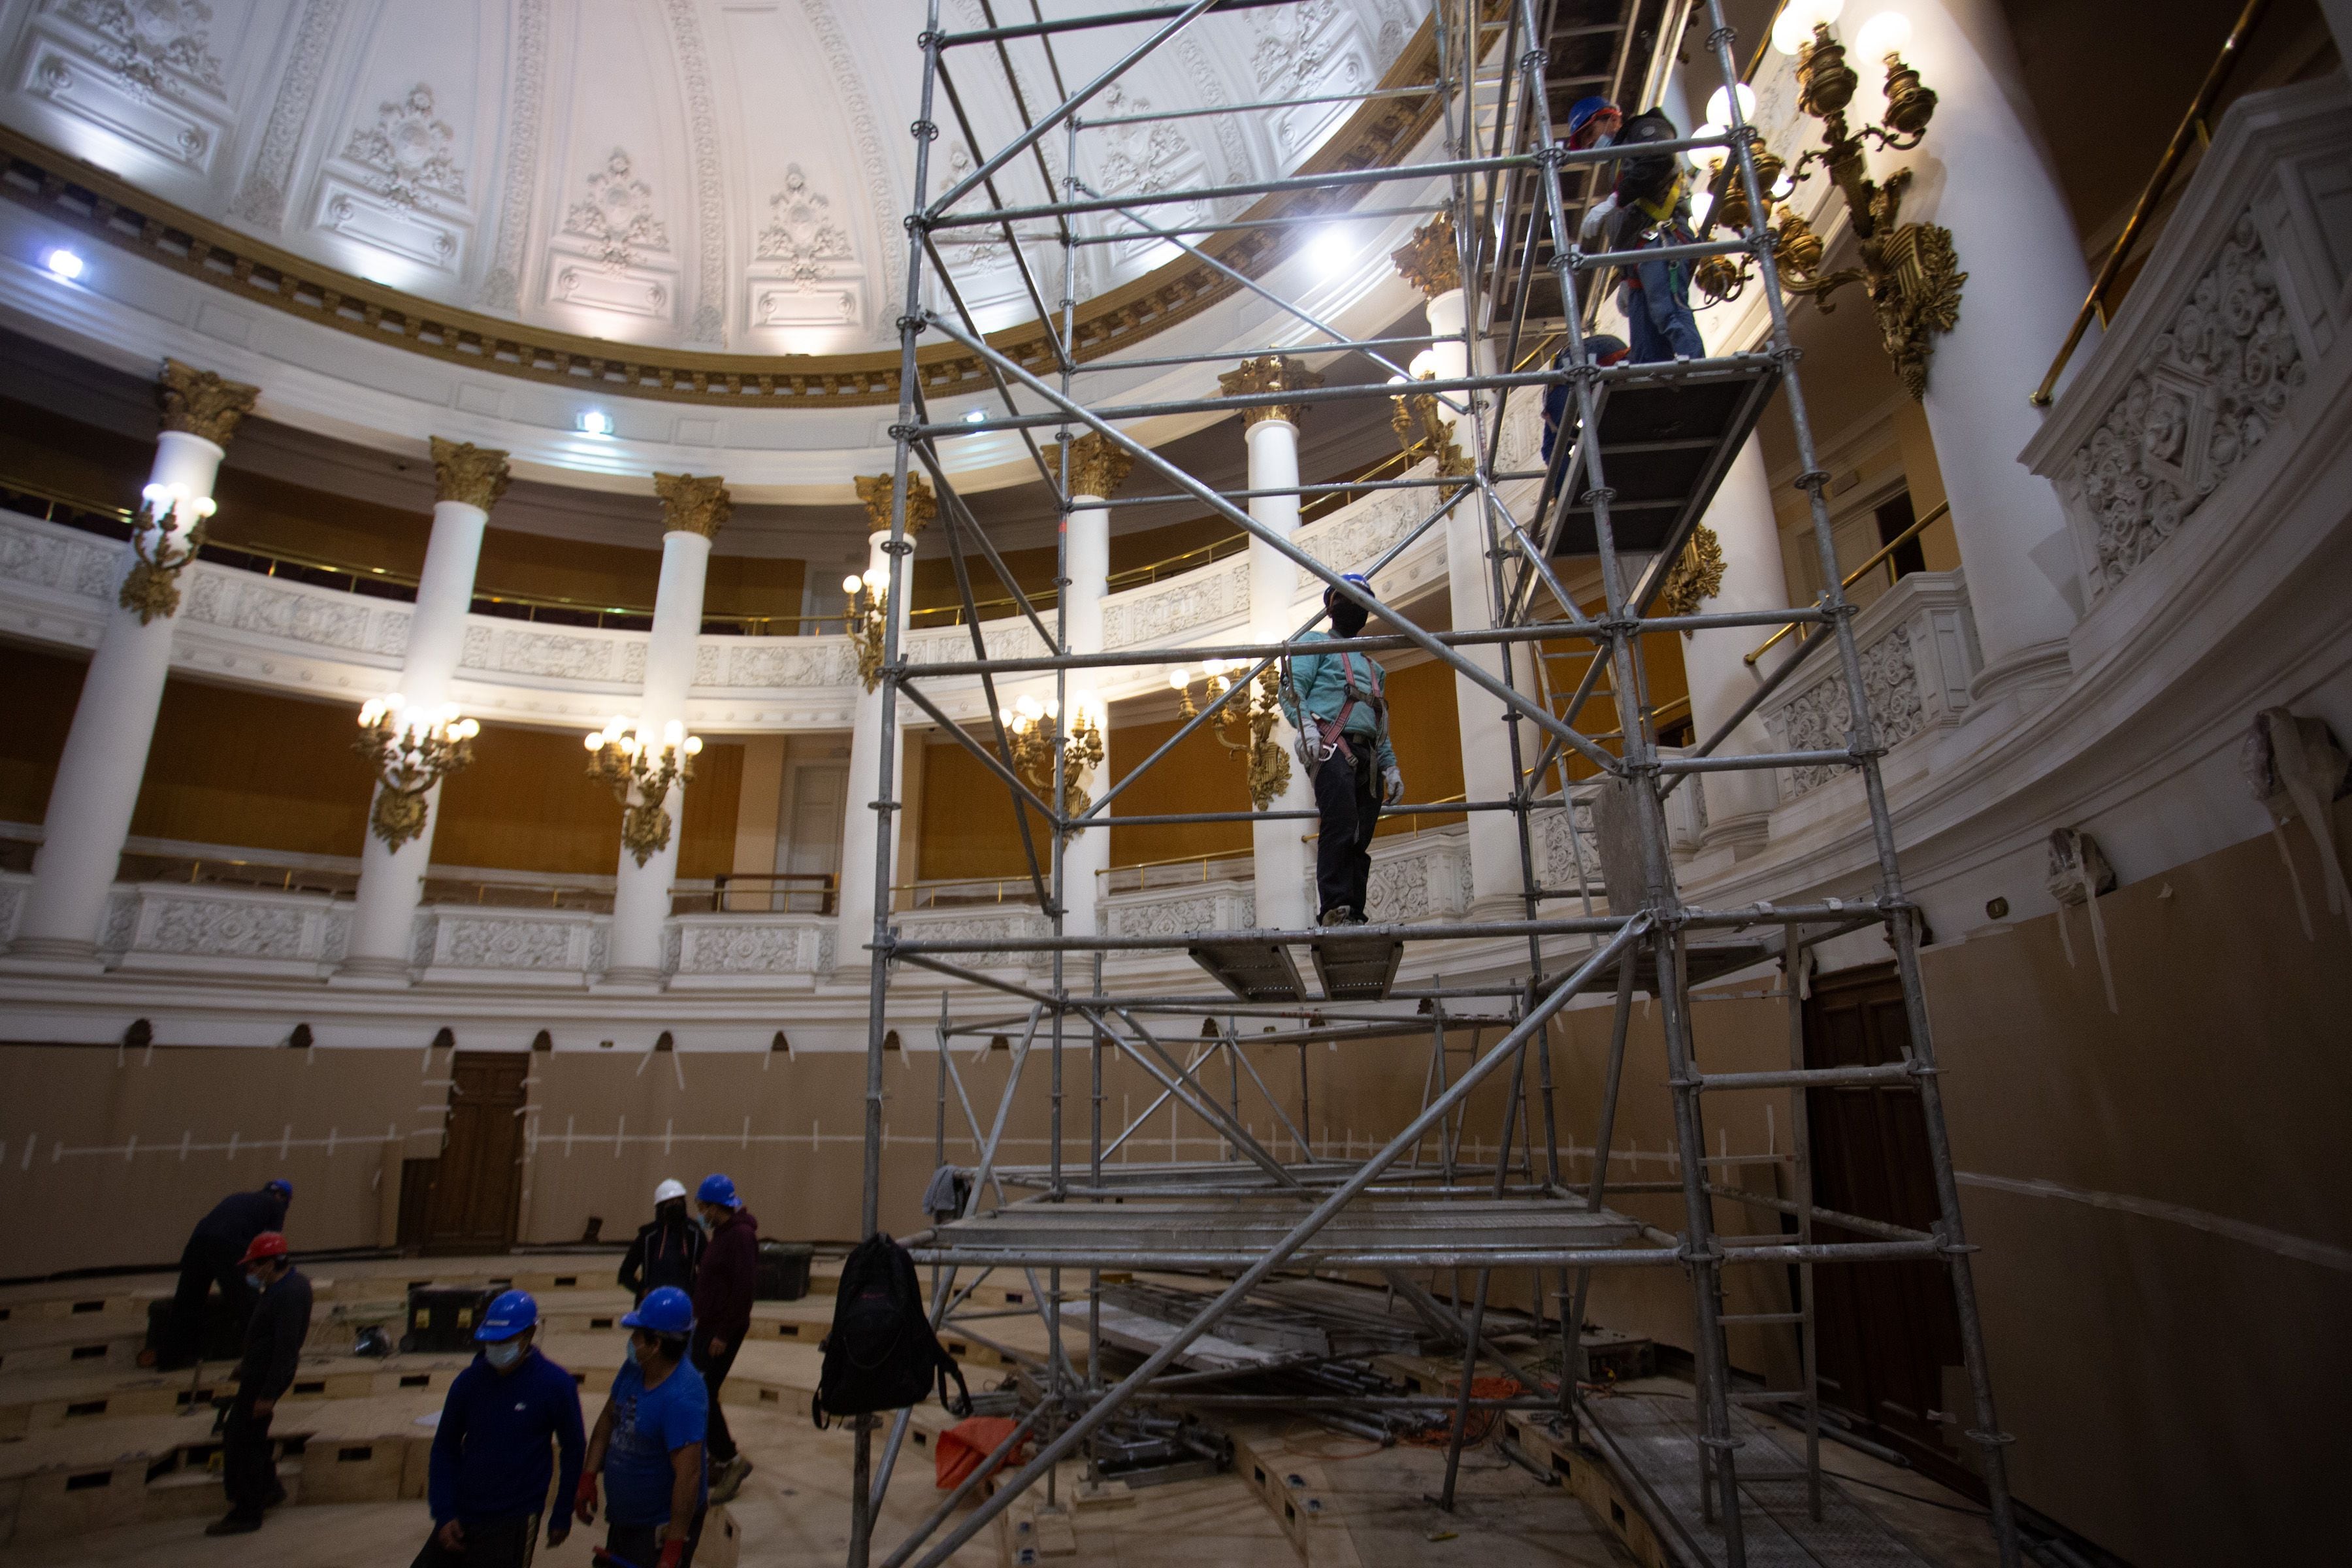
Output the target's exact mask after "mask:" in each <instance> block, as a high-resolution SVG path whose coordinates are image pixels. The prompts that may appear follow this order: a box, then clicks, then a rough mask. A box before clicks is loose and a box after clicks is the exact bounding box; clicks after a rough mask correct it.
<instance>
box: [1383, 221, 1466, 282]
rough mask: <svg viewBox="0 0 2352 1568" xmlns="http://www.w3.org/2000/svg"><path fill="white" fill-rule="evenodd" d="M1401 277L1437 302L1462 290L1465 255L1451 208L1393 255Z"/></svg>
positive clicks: (1392, 251) (1424, 225) (1418, 229)
mask: <svg viewBox="0 0 2352 1568" xmlns="http://www.w3.org/2000/svg"><path fill="white" fill-rule="evenodd" d="M1389 259H1390V260H1391V261H1393V262H1395V263H1396V269H1397V275H1398V276H1399V277H1401V278H1402V279H1404V280H1405V281H1406V282H1408V283H1410V284H1412V286H1413V287H1414V288H1416V289H1420V290H1421V292H1422V297H1423V299H1428V300H1434V299H1436V298H1437V297H1438V296H1439V295H1440V294H1446V293H1451V292H1452V291H1453V290H1454V289H1459V288H1461V287H1462V253H1461V251H1460V250H1459V249H1458V248H1457V247H1455V244H1454V214H1453V212H1452V211H1451V210H1450V209H1449V210H1447V211H1444V212H1441V213H1439V214H1438V215H1437V216H1435V217H1433V218H1432V219H1430V220H1429V221H1428V222H1427V223H1425V224H1423V225H1422V226H1420V227H1419V228H1417V229H1414V230H1413V231H1412V238H1411V239H1409V240H1406V241H1405V242H1404V243H1403V244H1402V245H1401V246H1399V247H1396V248H1395V249H1394V250H1391V251H1390V252H1389Z"/></svg>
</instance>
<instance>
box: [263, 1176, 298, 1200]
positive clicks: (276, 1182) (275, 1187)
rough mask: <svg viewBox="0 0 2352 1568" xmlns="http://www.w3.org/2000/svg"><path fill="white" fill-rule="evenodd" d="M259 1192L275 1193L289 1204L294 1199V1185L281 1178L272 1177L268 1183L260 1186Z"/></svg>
mask: <svg viewBox="0 0 2352 1568" xmlns="http://www.w3.org/2000/svg"><path fill="white" fill-rule="evenodd" d="M261 1190H262V1191H263V1192H265V1193H276V1194H278V1196H279V1197H281V1198H285V1199H287V1200H288V1201H289V1202H291V1201H292V1199H293V1197H294V1184H293V1183H291V1182H289V1181H288V1180H287V1179H286V1178H285V1177H283V1176H272V1177H271V1178H270V1179H269V1180H268V1181H266V1182H264V1183H262V1184H261Z"/></svg>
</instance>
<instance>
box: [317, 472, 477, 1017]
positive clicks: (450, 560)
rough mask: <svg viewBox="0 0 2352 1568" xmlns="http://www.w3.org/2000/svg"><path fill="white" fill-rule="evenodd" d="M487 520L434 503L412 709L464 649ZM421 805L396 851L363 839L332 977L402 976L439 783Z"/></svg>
mask: <svg viewBox="0 0 2352 1568" xmlns="http://www.w3.org/2000/svg"><path fill="white" fill-rule="evenodd" d="M489 518H490V514H489V513H488V511H487V510H483V509H482V508H481V507H478V506H476V505H474V504H473V503H472V502H470V501H462V500H439V501H436V502H435V503H434V506H433V533H432V537H431V538H430V539H429V540H427V541H426V542H425V570H424V572H423V573H422V574H419V576H418V578H417V581H416V611H415V614H414V615H413V616H410V617H409V622H408V652H407V656H406V659H405V662H404V665H403V667H402V668H401V673H400V688H399V689H400V692H401V694H402V695H403V696H404V697H406V698H407V699H408V705H409V707H410V708H411V709H412V710H423V709H430V708H436V707H438V706H439V705H440V704H442V703H444V702H446V701H448V700H449V689H450V687H451V685H452V684H453V682H454V680H455V678H456V676H457V660H458V658H459V656H460V655H461V654H463V653H464V651H465V647H466V614H467V607H468V606H469V605H471V604H472V603H473V598H474V570H475V567H476V564H477V563H478V562H479V561H480V559H481V554H482V531H483V530H484V529H485V528H487V527H488V523H489ZM376 788H377V790H378V791H381V790H382V789H383V784H377V785H376ZM440 825H441V786H440V785H439V784H436V785H434V786H433V788H432V789H431V790H430V791H428V792H427V793H426V795H425V830H424V831H423V832H422V833H419V834H418V835H417V836H416V837H414V838H411V839H409V840H407V841H406V842H404V844H402V845H401V847H399V848H397V849H393V848H389V847H386V846H385V844H384V842H383V839H381V838H379V837H376V835H375V834H374V832H373V831H370V832H369V833H368V834H367V835H366V836H365V837H364V838H363V839H362V844H361V847H360V885H359V890H358V892H357V893H356V894H355V895H354V896H353V900H352V928H351V936H350V938H349V940H348V942H346V944H345V950H344V952H345V956H344V959H343V963H342V968H341V971H340V972H339V973H344V974H352V975H362V974H365V975H379V976H383V977H384V978H387V979H389V978H394V977H400V976H404V975H405V973H407V970H408V967H409V962H410V958H411V953H410V952H409V938H410V931H411V930H412V929H413V928H414V926H415V918H416V907H417V905H418V903H419V902H420V901H422V900H423V899H424V896H425V873H426V870H427V868H429V867H430V866H431V864H432V860H433V835H434V831H435V829H436V828H437V827H439V826H440Z"/></svg>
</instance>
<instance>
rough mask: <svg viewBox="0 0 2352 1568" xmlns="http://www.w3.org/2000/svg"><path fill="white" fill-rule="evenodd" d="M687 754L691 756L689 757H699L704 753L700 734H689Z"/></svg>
mask: <svg viewBox="0 0 2352 1568" xmlns="http://www.w3.org/2000/svg"><path fill="white" fill-rule="evenodd" d="M686 754H687V755H688V756H689V757H698V756H700V755H702V737H701V736H699V735H688V737H687V738H686Z"/></svg>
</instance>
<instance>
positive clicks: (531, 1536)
mask: <svg viewBox="0 0 2352 1568" xmlns="http://www.w3.org/2000/svg"><path fill="white" fill-rule="evenodd" d="M458 1522H459V1527H460V1528H461V1529H462V1530H464V1531H465V1533H466V1549H465V1550H464V1551H463V1552H451V1551H447V1550H446V1549H445V1548H444V1547H443V1546H442V1544H441V1543H440V1542H438V1541H436V1540H435V1539H434V1538H433V1537H432V1536H429V1535H428V1536H426V1537H425V1550H424V1551H422V1552H418V1553H417V1554H416V1561H415V1562H414V1563H410V1564H409V1565H408V1568H530V1554H531V1552H532V1549H533V1548H535V1547H536V1546H537V1545H538V1544H539V1515H537V1514H535V1513H520V1514H514V1515H511V1516H509V1518H506V1519H468V1520H461V1521H458ZM437 1529H438V1527H437V1526H436V1531H437Z"/></svg>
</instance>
